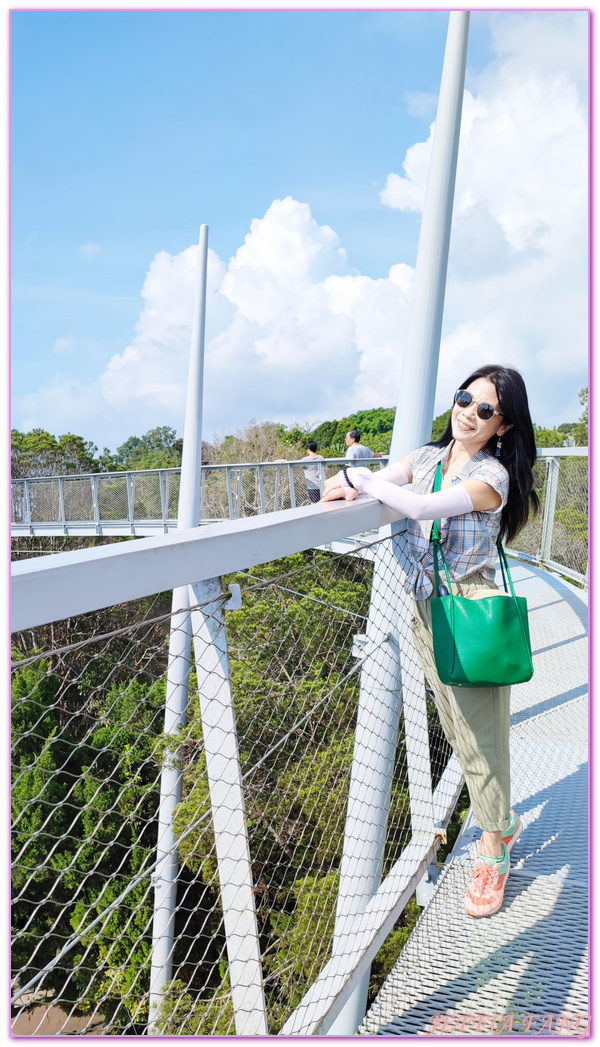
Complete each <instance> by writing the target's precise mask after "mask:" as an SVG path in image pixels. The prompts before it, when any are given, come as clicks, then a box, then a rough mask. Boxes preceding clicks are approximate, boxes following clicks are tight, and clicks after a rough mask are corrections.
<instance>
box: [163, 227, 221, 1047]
mask: <svg viewBox="0 0 600 1047" xmlns="http://www.w3.org/2000/svg"><path fill="white" fill-rule="evenodd" d="M207 260H208V226H207V225H202V226H200V240H199V246H198V275H197V281H196V293H195V299H194V314H193V318H192V337H191V346H190V363H189V370H188V385H187V397H186V405H185V423H184V431H183V455H182V461H181V476H180V481H179V483H180V486H179V505H178V513H177V527H178V528H184V527H197V526H198V523H199V516H200V473H201V466H202V393H203V371H204V325H205V315H206V269H207ZM188 608H189V595H188V587H187V585H186V586H181V587H180V588H178V589H174V590H173V601H172V617H171V634H170V637H169V660H168V667H167V693H166V701H165V735H166V736H167V737H169V736H173V735H176V734H177V732H178V731H179V730H180V729H181V728H182V727H184V726H185V722H186V710H187V700H188V681H189V671H190V648H191V635H192V634H191V623H190V615H189V610H188ZM181 787H182V775H181V771H180V769H179V768H178V767H177V760H176V756H175V753H173V757H172V758H169V757H168V756H167V757H166V759H165V763H164V765H163V770H162V774H161V779H160V805H159V817H158V841H157V858H158V864H157V866H156V870H155V873H154V876H153V884H154V919H153V923H152V968H151V974H150V1007H149V1032H150V1033H153V1034H156V1033H158V1032H159V1029H158V1028H157V1026H156V1025H155V1022H156V1020H157V1018H158V1016H159V1013H160V1005H161V1000H162V994H163V990H164V987H165V985H167V984H168V983H169V982H170V981H171V978H172V976H173V946H174V932H175V905H176V895H177V873H178V868H179V858H178V854H177V848H176V845H175V836H174V833H173V812H174V810H175V807H176V806H177V804H178V803H179V802H180V800H181Z"/></svg>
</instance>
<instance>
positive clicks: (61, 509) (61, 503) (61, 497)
mask: <svg viewBox="0 0 600 1047" xmlns="http://www.w3.org/2000/svg"><path fill="white" fill-rule="evenodd" d="M58 519H59V521H60V523H62V525H63V532H64V534H66V533H67V528H66V519H65V488H64V480H63V477H62V476H60V477H59V479H58Z"/></svg>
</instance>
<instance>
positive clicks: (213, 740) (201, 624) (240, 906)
mask: <svg viewBox="0 0 600 1047" xmlns="http://www.w3.org/2000/svg"><path fill="white" fill-rule="evenodd" d="M190 593H191V594H193V604H198V605H200V606H199V607H198V609H197V610H193V611H192V612H191V615H192V632H193V637H194V651H195V656H196V671H197V674H198V695H199V698H200V716H201V719H202V736H203V739H204V753H205V756H206V775H207V778H208V788H209V793H210V808H211V816H212V824H213V831H214V834H215V852H216V858H217V869H218V874H219V890H220V894H221V904H222V906H223V923H224V925H225V940H226V945H227V960H228V963H229V982H230V985H231V1000H232V1003H233V1012H234V1017H235V1032H236V1035H237V1036H266V1035H267V1034H268V1028H267V1011H266V1003H265V996H264V988H263V979H262V964H261V956H260V941H259V935H258V922H257V919H256V909H255V905H254V881H253V877H252V865H251V861H250V847H249V844H248V830H247V824H246V813H245V806H244V792H243V787H242V772H241V767H240V757H239V748H238V740H237V731H236V725H235V711H234V706H233V695H232V692H231V682H230V675H229V657H228V653H227V632H226V628H225V612H224V608H223V599H222V589H221V580H220V579H219V578H212V579H209V580H208V581H204V582H197V583H196V584H194V585H191V586H190Z"/></svg>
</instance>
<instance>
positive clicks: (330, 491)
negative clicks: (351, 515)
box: [321, 472, 358, 502]
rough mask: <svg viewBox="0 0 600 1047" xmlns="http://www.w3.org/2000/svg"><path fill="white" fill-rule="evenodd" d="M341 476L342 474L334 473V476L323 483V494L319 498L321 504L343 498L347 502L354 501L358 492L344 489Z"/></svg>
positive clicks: (349, 488)
mask: <svg viewBox="0 0 600 1047" xmlns="http://www.w3.org/2000/svg"><path fill="white" fill-rule="evenodd" d="M343 476H344V474H343V473H342V472H340V473H336V474H335V476H330V477H329V479H328V480H326V481H325V486H324V492H325V493H324V495H323V497H322V498H321V501H322V502H335V501H336V500H337V499H338V498H345V499H346V501H347V502H353V501H354V499H355V498H356V497H357V496H358V491H353V490H352V488H351V487H346V485H345V484H344V482H343Z"/></svg>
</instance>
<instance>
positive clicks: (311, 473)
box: [300, 440, 325, 502]
mask: <svg viewBox="0 0 600 1047" xmlns="http://www.w3.org/2000/svg"><path fill="white" fill-rule="evenodd" d="M306 450H307V451H308V454H307V455H306V456H305V457H304V458H301V459H300V461H301V462H315V463H316V462H324V461H325V459H324V458H323V455H322V454H317V444H316V443H315V441H314V440H311V441H310V443H308V444H307V445H306ZM302 468H303V469H304V477H305V479H306V487H307V490H308V497H309V498H310V500H311V502H318V501H320V499H321V468H320V466H318V465H316V464H315V465H303V466H302Z"/></svg>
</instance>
